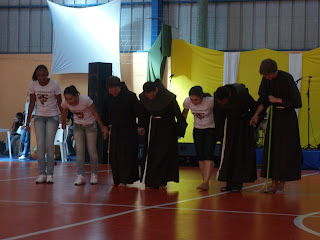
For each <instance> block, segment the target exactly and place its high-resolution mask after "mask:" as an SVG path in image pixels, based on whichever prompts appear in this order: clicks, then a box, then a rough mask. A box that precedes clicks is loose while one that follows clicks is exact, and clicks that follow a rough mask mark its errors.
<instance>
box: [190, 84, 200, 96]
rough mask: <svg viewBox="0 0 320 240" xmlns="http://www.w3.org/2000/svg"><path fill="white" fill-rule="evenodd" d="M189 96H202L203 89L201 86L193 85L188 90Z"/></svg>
mask: <svg viewBox="0 0 320 240" xmlns="http://www.w3.org/2000/svg"><path fill="white" fill-rule="evenodd" d="M189 96H197V97H203V91H202V87H201V86H194V87H192V88H191V89H190V91H189Z"/></svg>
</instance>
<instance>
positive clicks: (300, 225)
mask: <svg viewBox="0 0 320 240" xmlns="http://www.w3.org/2000/svg"><path fill="white" fill-rule="evenodd" d="M316 214H320V212H312V213H307V214H304V215H300V216H297V217H296V218H295V219H294V225H296V226H297V227H298V228H300V229H302V230H304V231H306V232H308V233H311V234H313V235H316V236H320V232H316V231H314V230H312V229H310V228H308V227H306V226H305V225H304V224H303V220H304V219H305V218H307V217H310V216H313V215H316Z"/></svg>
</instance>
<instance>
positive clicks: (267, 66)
mask: <svg viewBox="0 0 320 240" xmlns="http://www.w3.org/2000/svg"><path fill="white" fill-rule="evenodd" d="M276 71H278V65H277V63H276V61H274V60H272V59H270V58H267V59H265V60H263V61H262V62H261V65H260V70H259V72H260V74H261V75H268V74H270V73H275V72H276Z"/></svg>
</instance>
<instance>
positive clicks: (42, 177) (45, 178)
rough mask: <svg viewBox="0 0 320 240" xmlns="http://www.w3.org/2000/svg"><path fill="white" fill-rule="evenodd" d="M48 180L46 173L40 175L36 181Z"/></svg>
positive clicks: (43, 181)
mask: <svg viewBox="0 0 320 240" xmlns="http://www.w3.org/2000/svg"><path fill="white" fill-rule="evenodd" d="M46 180H47V176H46V175H40V176H39V177H38V178H37V180H36V183H45V182H46Z"/></svg>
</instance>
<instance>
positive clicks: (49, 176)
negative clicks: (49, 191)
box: [47, 175, 53, 183]
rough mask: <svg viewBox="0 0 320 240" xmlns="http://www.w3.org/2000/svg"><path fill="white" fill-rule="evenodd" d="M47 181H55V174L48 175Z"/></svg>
mask: <svg viewBox="0 0 320 240" xmlns="http://www.w3.org/2000/svg"><path fill="white" fill-rule="evenodd" d="M47 183H53V176H52V175H48V176H47Z"/></svg>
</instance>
